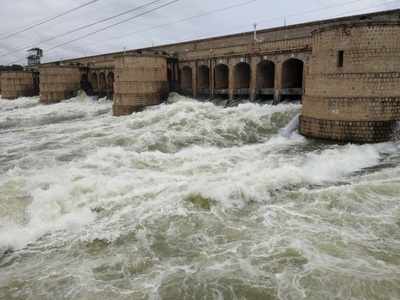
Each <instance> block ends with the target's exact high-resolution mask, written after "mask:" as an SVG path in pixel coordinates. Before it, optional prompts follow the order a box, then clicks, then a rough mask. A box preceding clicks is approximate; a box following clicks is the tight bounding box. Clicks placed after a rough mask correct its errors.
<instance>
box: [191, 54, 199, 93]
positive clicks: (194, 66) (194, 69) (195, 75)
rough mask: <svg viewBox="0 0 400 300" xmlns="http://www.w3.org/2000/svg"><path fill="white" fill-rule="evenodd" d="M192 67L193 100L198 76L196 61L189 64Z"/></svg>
mask: <svg viewBox="0 0 400 300" xmlns="http://www.w3.org/2000/svg"><path fill="white" fill-rule="evenodd" d="M191 66H192V94H193V98H196V97H197V76H198V63H197V61H196V62H194V63H192V64H191Z"/></svg>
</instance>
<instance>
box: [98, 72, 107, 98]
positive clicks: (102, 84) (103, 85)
mask: <svg viewBox="0 0 400 300" xmlns="http://www.w3.org/2000/svg"><path fill="white" fill-rule="evenodd" d="M106 89H107V82H106V74H104V73H103V72H102V73H100V75H99V96H100V97H105V96H106Z"/></svg>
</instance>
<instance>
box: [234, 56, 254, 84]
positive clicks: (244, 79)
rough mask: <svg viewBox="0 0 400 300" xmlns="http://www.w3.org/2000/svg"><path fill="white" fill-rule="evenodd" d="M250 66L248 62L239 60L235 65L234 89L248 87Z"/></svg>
mask: <svg viewBox="0 0 400 300" xmlns="http://www.w3.org/2000/svg"><path fill="white" fill-rule="evenodd" d="M250 77H251V68H250V65H249V64H248V63H245V62H241V63H238V64H237V65H236V66H235V70H234V78H235V79H234V80H235V81H234V86H235V89H250Z"/></svg>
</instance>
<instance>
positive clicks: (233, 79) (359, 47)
mask: <svg viewBox="0 0 400 300" xmlns="http://www.w3.org/2000/svg"><path fill="white" fill-rule="evenodd" d="M80 89H83V90H85V91H86V92H87V93H88V94H94V95H98V96H99V97H108V98H110V99H113V101H114V105H113V114H114V115H115V116H121V115H128V114H131V113H133V112H135V111H140V110H141V109H143V108H145V107H146V106H151V105H158V104H160V103H162V102H163V101H164V100H165V99H166V98H167V96H168V93H169V92H171V91H175V92H179V93H182V94H184V95H187V96H191V97H194V98H215V97H218V98H226V99H230V100H233V99H235V98H244V99H250V100H251V101H255V100H269V101H273V102H274V103H276V104H277V103H279V102H281V101H284V100H300V99H301V100H302V104H303V108H302V114H301V117H300V133H301V134H303V135H304V136H306V137H311V138H318V139H327V140H334V141H338V142H356V143H373V142H383V141H387V140H390V139H391V137H392V134H393V130H394V128H395V127H396V124H397V122H398V121H400V10H391V11H384V12H378V13H372V14H365V15H358V16H351V17H344V18H337V19H331V20H325V21H318V22H311V23H305V24H298V25H291V26H285V27H280V28H273V29H267V30H260V31H257V32H246V33H240V34H235V35H229V36H222V37H216V38H208V39H202V40H195V41H189V42H183V43H178V44H171V45H164V46H158V47H151V48H144V49H135V50H129V51H124V52H118V53H109V54H104V55H97V56H91V57H82V58H76V59H70V60H63V61H57V62H52V63H46V64H41V65H39V66H35V67H33V68H31V69H27V70H15V71H5V72H2V73H1V85H0V92H1V94H2V97H3V98H6V99H15V98H18V97H21V96H32V95H40V101H41V102H42V103H43V104H51V103H56V102H60V101H62V100H64V99H68V98H70V97H73V96H74V95H76V93H77V91H78V90H80Z"/></svg>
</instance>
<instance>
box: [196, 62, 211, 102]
mask: <svg viewBox="0 0 400 300" xmlns="http://www.w3.org/2000/svg"><path fill="white" fill-rule="evenodd" d="M198 92H199V95H202V96H206V95H209V93H210V68H209V67H208V66H205V65H202V66H200V67H199V72H198Z"/></svg>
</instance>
